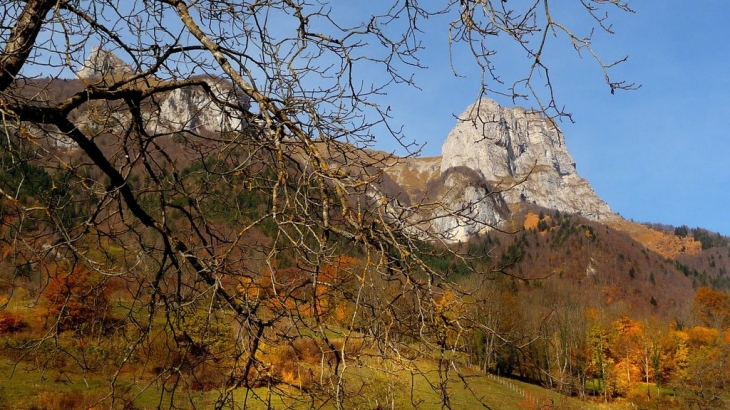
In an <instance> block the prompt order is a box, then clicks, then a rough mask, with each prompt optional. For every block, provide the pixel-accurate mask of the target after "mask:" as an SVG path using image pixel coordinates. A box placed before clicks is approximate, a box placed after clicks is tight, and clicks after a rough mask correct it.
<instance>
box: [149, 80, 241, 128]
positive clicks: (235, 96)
mask: <svg viewBox="0 0 730 410" xmlns="http://www.w3.org/2000/svg"><path fill="white" fill-rule="evenodd" d="M205 82H206V83H207V84H208V86H209V87H210V89H211V93H212V94H213V96H215V98H216V99H218V100H219V101H222V102H225V103H226V104H229V105H233V107H235V108H234V109H231V107H230V106H226V105H221V104H219V103H217V102H215V101H214V99H213V98H211V95H209V94H207V93H206V92H205V91H204V90H203V88H202V87H186V88H177V89H175V90H173V91H170V92H169V93H167V95H166V96H165V98H164V99H163V101H162V103H161V104H160V110H159V113H157V117H156V120H157V121H158V125H160V126H162V127H165V128H166V129H168V130H176V131H182V130H186V131H193V132H200V131H203V130H205V131H210V132H220V131H230V130H240V129H242V128H243V125H244V124H245V121H244V119H243V118H242V117H241V115H240V111H239V110H243V111H247V110H248V109H249V106H250V102H249V99H248V97H247V96H245V95H243V94H242V92H238V93H237V92H236V89H235V87H233V86H232V85H231V84H230V83H228V82H224V81H220V80H216V79H213V78H208V79H206V80H205Z"/></svg>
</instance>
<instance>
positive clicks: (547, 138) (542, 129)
mask: <svg viewBox="0 0 730 410" xmlns="http://www.w3.org/2000/svg"><path fill="white" fill-rule="evenodd" d="M423 169H427V170H429V171H428V172H424V171H423ZM419 170H421V171H420V172H419ZM387 172H388V174H389V176H390V177H391V178H392V179H393V180H394V181H396V182H397V183H398V184H399V185H400V186H401V187H402V188H403V191H404V192H407V193H408V195H409V196H410V199H412V200H413V199H414V198H418V199H416V200H423V199H422V198H428V199H429V200H430V203H439V202H440V203H442V206H441V207H440V208H439V207H433V208H432V212H431V213H432V214H431V215H430V216H429V217H430V218H433V217H437V218H436V219H435V220H433V221H434V222H432V223H431V224H432V228H433V229H434V230H435V231H436V232H438V233H440V234H442V235H444V236H445V237H446V238H447V239H448V240H451V241H463V240H466V239H468V238H469V236H471V235H474V234H476V233H481V232H484V231H488V230H489V229H491V228H492V227H499V226H501V225H502V224H503V223H504V222H505V221H506V220H507V219H508V218H509V214H510V213H511V210H513V209H514V208H515V207H516V206H518V204H521V203H531V204H535V205H539V206H542V207H545V208H549V209H556V210H559V211H561V212H567V213H572V214H579V215H582V216H585V217H587V218H590V219H594V220H609V219H615V218H617V216H616V215H615V214H614V213H612V212H611V210H610V208H609V207H608V205H607V204H606V203H605V202H604V201H603V200H601V199H600V198H599V197H598V196H597V195H596V194H595V192H594V191H593V189H592V188H591V186H590V184H589V183H588V181H586V180H585V179H583V178H581V177H580V176H579V175H578V173H577V172H576V167H575V163H574V161H573V158H572V157H571V155H570V153H569V152H568V150H567V148H566V146H565V138H564V136H563V134H562V132H561V131H560V129H559V128H558V127H557V125H556V124H555V123H554V122H553V121H552V120H551V119H549V118H545V117H544V116H543V115H542V114H541V113H539V112H536V111H530V110H525V109H523V108H519V107H517V108H504V107H501V106H499V105H498V104H497V103H496V102H494V101H492V100H488V99H482V100H479V101H477V102H476V103H474V104H473V105H471V106H470V107H469V108H467V109H466V111H464V113H463V114H462V115H460V116H459V117H458V121H457V124H456V126H455V127H454V129H453V130H452V131H451V132H450V133H449V135H448V137H447V138H446V141H445V143H444V145H443V150H442V156H441V157H436V158H426V159H423V158H412V159H404V160H402V161H400V162H399V163H398V164H397V165H394V166H392V167H390V168H389V169H388V170H387Z"/></svg>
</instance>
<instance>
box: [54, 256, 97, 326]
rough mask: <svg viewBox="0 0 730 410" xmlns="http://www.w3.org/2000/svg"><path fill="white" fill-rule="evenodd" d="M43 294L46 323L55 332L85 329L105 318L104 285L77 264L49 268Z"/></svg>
mask: <svg viewBox="0 0 730 410" xmlns="http://www.w3.org/2000/svg"><path fill="white" fill-rule="evenodd" d="M43 296H44V297H45V299H46V301H47V302H48V311H47V317H46V322H47V323H48V322H51V323H53V325H54V326H57V328H58V331H63V330H74V331H76V332H86V331H88V330H91V329H92V328H95V327H96V325H97V324H99V323H102V322H103V321H104V319H105V318H106V317H107V314H108V311H109V303H108V300H107V294H106V287H105V286H104V284H103V283H100V282H98V281H96V280H94V279H93V278H92V276H91V273H90V272H89V271H88V270H87V269H85V268H83V267H82V266H80V265H75V266H72V267H67V266H65V265H59V266H57V267H55V268H54V269H52V270H51V274H50V280H49V282H48V286H46V289H45V291H44V292H43Z"/></svg>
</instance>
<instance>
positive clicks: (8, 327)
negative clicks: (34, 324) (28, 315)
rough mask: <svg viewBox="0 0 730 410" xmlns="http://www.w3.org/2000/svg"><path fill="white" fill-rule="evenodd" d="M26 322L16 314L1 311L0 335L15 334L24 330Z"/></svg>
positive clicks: (26, 325)
mask: <svg viewBox="0 0 730 410" xmlns="http://www.w3.org/2000/svg"><path fill="white" fill-rule="evenodd" d="M27 327H28V322H26V321H25V319H23V317H22V316H20V315H18V314H17V313H13V312H7V311H3V312H0V335H2V334H8V333H16V332H20V331H22V330H25V329H26V328H27Z"/></svg>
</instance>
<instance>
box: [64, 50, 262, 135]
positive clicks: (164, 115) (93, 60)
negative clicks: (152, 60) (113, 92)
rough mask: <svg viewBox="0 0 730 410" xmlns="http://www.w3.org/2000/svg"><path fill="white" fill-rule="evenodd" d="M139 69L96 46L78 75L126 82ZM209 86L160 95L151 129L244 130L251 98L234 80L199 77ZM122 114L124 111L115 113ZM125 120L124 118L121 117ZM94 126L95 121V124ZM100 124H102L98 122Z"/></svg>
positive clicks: (152, 110)
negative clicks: (245, 116)
mask: <svg viewBox="0 0 730 410" xmlns="http://www.w3.org/2000/svg"><path fill="white" fill-rule="evenodd" d="M135 72H136V71H135V69H134V68H132V67H131V66H129V65H128V64H127V63H125V62H124V61H123V60H122V59H121V58H119V57H117V56H116V55H114V54H113V53H112V52H110V51H107V50H104V49H101V48H99V47H94V48H93V49H92V52H91V54H90V55H89V58H88V59H87V60H86V61H85V62H84V64H83V66H82V67H81V68H80V69H79V70H78V72H77V73H76V75H77V76H78V77H79V79H81V80H82V81H84V82H87V83H94V82H100V81H107V82H109V81H115V82H117V81H123V80H125V79H126V78H131V76H133V75H134V74H135ZM197 79H198V80H200V81H201V82H205V83H206V84H207V86H208V88H209V91H206V90H205V89H204V88H203V87H201V86H186V87H182V88H175V89H173V90H172V91H168V92H165V93H163V94H157V95H156V101H155V104H152V105H151V106H150V107H148V108H150V109H149V110H147V112H146V113H145V114H147V115H146V119H147V121H146V126H147V129H148V131H150V132H153V133H154V132H181V131H190V132H196V133H199V132H220V131H227V130H240V129H242V128H243V126H244V124H245V120H244V119H243V118H242V117H241V111H248V109H249V108H250V99H249V98H248V96H246V95H244V94H243V92H241V91H240V90H237V88H236V87H234V86H233V85H232V84H231V83H230V82H228V81H224V80H221V79H218V78H215V77H210V76H205V77H198V78H197ZM149 81H154V82H156V83H160V82H165V80H163V79H157V78H153V79H150V77H149V76H148V77H146V79H145V80H144V81H141V80H139V81H132V82H130V85H132V86H134V87H140V88H144V87H146V86H149V84H147V82H149ZM231 108H233V109H231ZM115 114H116V115H117V116H118V117H119V115H120V113H115ZM119 120H121V121H122V122H123V120H124V118H121V117H120V118H119ZM92 126H93V124H92ZM96 126H97V127H98V124H96Z"/></svg>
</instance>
